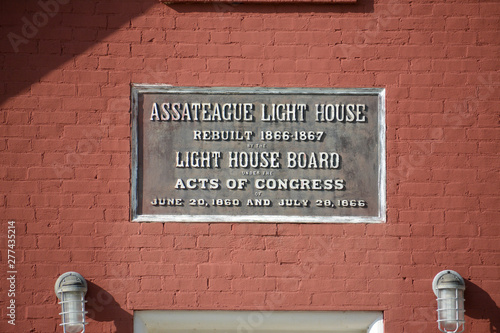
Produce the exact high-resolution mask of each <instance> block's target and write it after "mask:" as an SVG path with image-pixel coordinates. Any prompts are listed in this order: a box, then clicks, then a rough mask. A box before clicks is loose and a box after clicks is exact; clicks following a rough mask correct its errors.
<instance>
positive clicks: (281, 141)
mask: <svg viewBox="0 0 500 333" xmlns="http://www.w3.org/2000/svg"><path fill="white" fill-rule="evenodd" d="M384 105H385V91H384V90H383V89H375V88H373V89H372V88H356V89H305V88H304V89H303V88H300V89H299V88H279V89H278V88H180V87H171V86H164V85H139V84H136V85H133V86H132V113H133V114H132V117H133V118H132V122H133V124H132V189H131V205H132V207H131V210H132V212H131V214H132V220H133V221H137V222H169V221H178V222H210V221H214V222H287V223H288V222H298V223H321V222H352V223H357V222H361V223H372V222H373V223H375V222H384V221H385V197H386V196H385V107H384Z"/></svg>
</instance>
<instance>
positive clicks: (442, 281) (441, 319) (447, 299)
mask: <svg viewBox="0 0 500 333" xmlns="http://www.w3.org/2000/svg"><path fill="white" fill-rule="evenodd" d="M432 290H434V294H435V295H436V297H437V313H438V320H437V322H438V328H439V330H440V331H441V332H445V333H460V332H463V331H464V329H465V316H464V313H465V308H464V302H465V299H464V290H465V282H464V279H463V278H462V277H461V276H460V274H458V273H457V272H455V271H452V270H444V271H441V272H439V273H438V274H437V275H436V276H435V277H434V280H433V281H432Z"/></svg>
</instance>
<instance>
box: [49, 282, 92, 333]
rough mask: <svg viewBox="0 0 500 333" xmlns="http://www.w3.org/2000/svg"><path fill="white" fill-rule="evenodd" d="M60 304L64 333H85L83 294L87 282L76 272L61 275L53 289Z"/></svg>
mask: <svg viewBox="0 0 500 333" xmlns="http://www.w3.org/2000/svg"><path fill="white" fill-rule="evenodd" d="M54 289H55V292H56V295H57V298H59V300H60V302H59V304H61V313H60V315H61V319H62V324H60V326H62V327H63V329H64V332H65V333H80V332H85V325H86V324H87V323H86V322H85V314H86V313H87V312H86V311H85V303H86V302H87V301H86V300H85V294H86V293H87V281H85V279H84V278H83V276H81V275H80V274H78V273H76V272H67V273H64V274H63V275H61V276H60V277H59V278H58V279H57V281H56V285H55V287H54Z"/></svg>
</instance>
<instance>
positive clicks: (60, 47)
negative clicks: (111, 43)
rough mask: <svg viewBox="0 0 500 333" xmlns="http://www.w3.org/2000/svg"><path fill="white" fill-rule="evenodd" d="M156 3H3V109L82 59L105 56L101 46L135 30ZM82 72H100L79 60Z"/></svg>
mask: <svg viewBox="0 0 500 333" xmlns="http://www.w3.org/2000/svg"><path fill="white" fill-rule="evenodd" d="M155 5H156V6H157V5H158V1H157V0H124V1H116V0H112V1H99V0H89V1H85V0H18V1H1V2H0V22H1V26H0V38H1V39H0V50H1V53H0V64H1V65H0V66H1V68H0V105H1V104H2V103H3V102H5V100H6V99H8V98H9V97H12V96H16V95H18V94H23V93H29V91H30V86H31V85H32V84H33V83H36V82H39V81H40V80H41V78H43V77H44V76H46V75H50V73H51V72H52V71H53V70H55V69H56V68H58V67H59V66H61V65H62V64H65V63H68V62H75V61H76V60H75V57H76V56H78V55H81V54H82V53H90V54H92V53H99V54H105V53H106V52H107V50H106V49H104V48H103V47H102V45H100V41H102V40H103V39H105V38H106V37H107V36H109V35H111V34H113V33H115V32H117V31H119V30H120V29H122V28H123V27H130V25H131V21H132V20H133V19H134V18H135V17H137V16H140V15H143V14H144V13H145V12H147V11H148V10H149V9H150V8H151V7H153V6H155ZM101 44H102V43H101ZM75 66H76V67H77V68H79V69H82V68H85V67H87V68H88V67H95V66H98V64H96V63H85V59H80V60H79V63H77V64H75Z"/></svg>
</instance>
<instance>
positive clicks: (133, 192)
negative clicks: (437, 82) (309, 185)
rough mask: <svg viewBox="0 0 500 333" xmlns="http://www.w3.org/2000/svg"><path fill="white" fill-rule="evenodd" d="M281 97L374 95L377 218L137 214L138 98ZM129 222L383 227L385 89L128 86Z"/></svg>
mask: <svg viewBox="0 0 500 333" xmlns="http://www.w3.org/2000/svg"><path fill="white" fill-rule="evenodd" d="M142 93H162V94H180V93H182V94H186V93H196V94H219V95H225V94H227V95H231V94H248V95H257V94H267V95H269V94H276V95H279V94H282V95H289V94H295V95H354V96H359V95H371V96H373V95H375V96H377V97H378V135H379V138H378V139H379V149H378V157H379V165H378V174H377V177H378V199H379V204H378V215H377V216H300V215H297V216H296V215H191V214H185V215H167V214H142V215H138V214H137V208H138V198H137V180H138V178H137V177H138V171H139V165H138V164H139V161H138V151H139V138H138V126H139V124H138V116H139V104H138V103H139V94H142ZM130 108H131V154H130V156H131V164H130V167H131V184H130V185H131V189H130V219H131V222H221V223H226V222H230V223H233V222H239V223H245V222H253V223H385V222H386V221H387V212H386V208H387V203H386V200H387V194H386V173H387V171H386V123H385V120H386V119H385V113H386V108H385V88H266V87H178V86H172V85H167V84H143V83H132V84H131V106H130Z"/></svg>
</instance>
